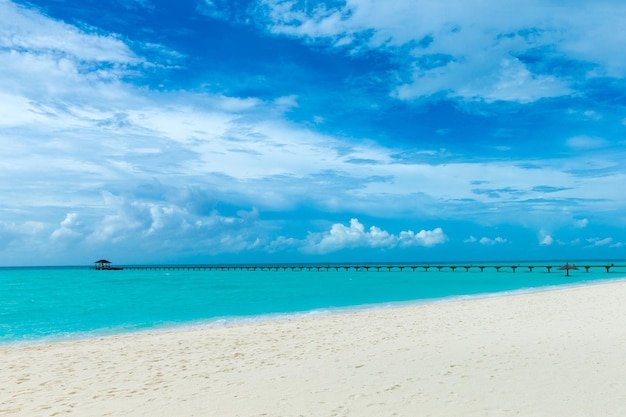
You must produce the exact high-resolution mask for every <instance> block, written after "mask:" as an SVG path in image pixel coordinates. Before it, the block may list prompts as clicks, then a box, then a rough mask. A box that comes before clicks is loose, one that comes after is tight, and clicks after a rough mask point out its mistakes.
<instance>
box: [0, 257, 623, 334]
mask: <svg viewBox="0 0 626 417" xmlns="http://www.w3.org/2000/svg"><path fill="white" fill-rule="evenodd" d="M609 263H615V265H624V266H623V267H622V266H619V267H617V268H613V269H612V270H611V272H609V273H607V272H606V271H605V270H604V268H591V269H590V272H585V270H584V269H579V270H576V271H570V275H571V276H569V277H566V276H565V273H564V272H563V271H557V270H556V269H552V271H551V272H549V273H548V272H547V270H546V269H545V268H535V269H534V270H533V272H530V271H529V270H528V268H527V267H525V266H524V265H527V264H524V263H506V264H507V265H520V267H518V268H517V270H516V272H513V271H512V270H511V269H510V268H503V269H502V270H500V272H497V271H496V270H495V269H494V268H493V267H487V268H485V269H484V271H483V272H481V271H480V270H479V269H478V268H472V269H471V270H470V271H469V272H466V270H465V269H464V268H457V269H456V270H455V271H451V270H450V268H443V269H442V270H441V271H438V270H437V269H436V268H430V269H429V270H428V271H425V270H424V268H416V269H415V270H413V269H411V268H405V269H404V270H402V271H400V270H399V269H398V268H394V269H392V270H391V271H389V270H388V269H387V268H381V269H380V270H376V269H375V268H370V269H369V270H368V271H366V270H358V271H357V270H355V269H354V268H351V269H349V270H345V268H339V270H336V269H335V268H330V269H328V270H326V269H322V270H319V271H318V270H316V269H312V270H307V269H303V270H291V269H287V270H283V269H280V270H271V271H268V270H263V271H261V270H256V271H248V270H232V269H231V270H215V269H214V270H207V271H203V270H199V271H198V270H128V269H125V270H122V271H96V270H93V269H89V268H87V267H85V268H0V294H1V295H0V344H5V345H6V344H16V343H31V342H40V341H50V340H52V341H56V340H64V339H75V338H83V337H95V336H100V335H109V334H117V333H123V332H128V331H138V330H144V329H153V328H163V327H171V326H181V325H195V324H211V323H213V324H215V323H232V322H237V321H242V320H261V319H268V315H269V318H271V317H275V315H284V314H302V315H307V314H323V313H327V312H332V311H334V310H338V309H343V308H364V307H365V306H368V308H372V307H373V308H377V307H382V306H383V305H389V304H393V303H402V302H426V301H429V300H430V301H432V300H439V299H445V298H448V297H455V296H476V295H479V294H491V293H503V292H508V291H515V290H528V291H534V290H537V289H541V288H545V287H549V286H554V285H557V286H560V285H571V284H585V283H589V282H595V281H600V280H607V279H616V278H621V277H624V276H626V262H615V261H611V262H609ZM543 264H551V265H558V264H559V263H554V262H552V263H543ZM561 264H562V263H561ZM578 264H579V265H606V264H607V263H606V262H593V263H590V262H579V263H578ZM482 265H488V266H489V264H482ZM532 265H542V263H533V264H532Z"/></svg>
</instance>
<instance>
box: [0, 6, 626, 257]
mask: <svg viewBox="0 0 626 417" xmlns="http://www.w3.org/2000/svg"><path fill="white" fill-rule="evenodd" d="M103 3H106V4H103ZM566 6H567V7H566ZM624 16H626V4H623V3H622V2H618V1H612V0H601V1H593V2H592V1H584V0H583V1H579V2H576V4H575V5H572V4H568V5H564V4H562V2H556V1H533V0H531V1H523V2H522V1H517V0H514V1H511V2H506V3H505V4H504V3H502V2H497V1H482V0H481V1H474V0H469V1H460V0H447V1H445V2H429V1H418V2H416V1H408V0H393V1H388V2H380V1H375V0H346V1H343V0H328V1H296V0H294V1H287V0H237V1H225V0H183V1H181V2H178V3H177V4H176V5H173V4H169V3H167V2H159V1H156V0H154V1H153V0H134V1H113V2H96V1H94V0H85V1H84V2H81V4H80V5H75V4H74V5H68V4H64V2H55V1H47V0H34V1H29V2H26V1H10V0H0V62H1V63H2V65H0V143H1V144H2V146H0V193H1V195H2V199H1V200H0V265H30V264H46V265H49V264H85V263H89V262H91V261H92V260H95V259H99V258H101V257H102V256H106V257H109V258H112V260H114V261H115V262H116V263H152V262H181V263H183V262H197V263H211V262H218V263H221V262H244V263H246V262H255V263H256V262H294V261H302V262H332V261H341V260H344V261H363V260H372V261H404V260H415V261H430V260H461V259H462V260H471V259H481V260H490V259H573V258H606V259H618V258H619V259H624V258H626V256H624V248H625V243H626V227H625V226H626V215H625V214H624V213H626V191H624V184H626V168H625V165H624V163H623V161H624V160H625V157H626V151H625V150H626V147H625V145H626V136H625V133H626V113H625V108H626V98H625V96H624V94H623V91H625V88H626V57H625V56H624V55H623V54H622V53H621V52H622V51H623V50H624V48H625V47H626V36H625V35H623V33H622V32H623V31H622V28H623V27H624V25H625V24H626V18H625V17H624Z"/></svg>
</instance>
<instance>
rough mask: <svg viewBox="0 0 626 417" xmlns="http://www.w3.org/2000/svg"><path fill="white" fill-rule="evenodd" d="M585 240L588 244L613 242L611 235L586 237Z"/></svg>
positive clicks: (602, 244)
mask: <svg viewBox="0 0 626 417" xmlns="http://www.w3.org/2000/svg"><path fill="white" fill-rule="evenodd" d="M587 242H588V243H589V246H606V245H609V244H611V243H612V242H613V238H612V237H605V238H599V237H594V238H589V239H587Z"/></svg>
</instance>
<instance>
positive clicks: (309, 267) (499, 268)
mask: <svg viewBox="0 0 626 417" xmlns="http://www.w3.org/2000/svg"><path fill="white" fill-rule="evenodd" d="M571 266H572V265H570V267H571ZM431 268H434V269H436V270H437V271H439V272H441V271H448V272H455V271H456V270H457V269H460V270H465V272H470V271H480V272H484V271H485V269H495V270H496V272H516V271H517V270H520V271H525V272H533V271H535V270H537V271H544V272H548V273H550V272H552V271H553V270H554V271H557V270H559V269H562V268H563V265H541V264H536V265H524V264H517V265H510V264H508V265H507V264H459V265H451V264H433V265H430V264H380V265H369V264H368V265H365V264H345V265H337V264H319V265H316V264H302V265H297V264H294V265H291V264H271V265H258V264H251V265H245V264H227V265H226V264H225V265H123V269H125V270H146V271H154V270H165V271H167V270H169V271H318V272H321V271H331V270H332V271H351V270H352V271H363V272H367V271H376V272H380V271H386V272H392V271H395V272H402V271H405V270H411V271H413V272H416V271H419V272H428V271H429V269H431ZM575 269H578V270H584V271H585V272H589V271H590V270H591V269H603V270H605V271H606V272H607V273H608V272H611V271H612V270H613V271H615V270H618V269H626V264H625V265H616V264H613V263H611V264H604V265H599V264H596V265H590V264H587V265H580V266H576V267H575ZM625 272H626V271H625Z"/></svg>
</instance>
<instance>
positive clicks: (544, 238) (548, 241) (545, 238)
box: [539, 229, 554, 246]
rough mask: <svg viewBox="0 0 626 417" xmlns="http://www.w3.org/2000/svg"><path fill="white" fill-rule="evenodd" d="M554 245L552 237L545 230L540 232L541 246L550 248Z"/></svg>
mask: <svg viewBox="0 0 626 417" xmlns="http://www.w3.org/2000/svg"><path fill="white" fill-rule="evenodd" d="M553 243H554V239H553V238H552V236H551V235H550V234H549V233H548V232H547V231H546V230H545V229H541V230H539V244H540V245H541V246H550V245H552V244H553Z"/></svg>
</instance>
